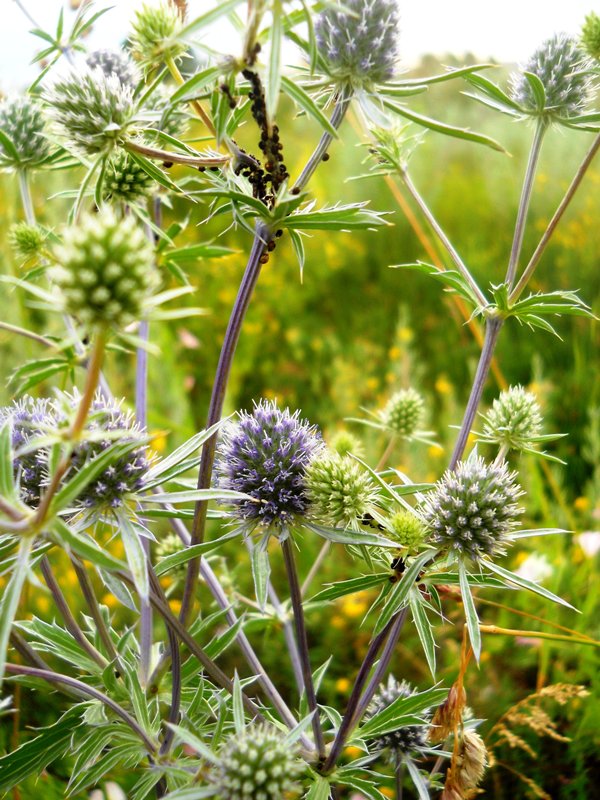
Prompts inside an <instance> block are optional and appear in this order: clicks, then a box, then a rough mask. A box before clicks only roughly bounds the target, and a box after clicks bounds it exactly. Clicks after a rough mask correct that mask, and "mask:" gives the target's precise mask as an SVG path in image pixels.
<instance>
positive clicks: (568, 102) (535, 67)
mask: <svg viewBox="0 0 600 800" xmlns="http://www.w3.org/2000/svg"><path fill="white" fill-rule="evenodd" d="M590 66H591V65H590V62H589V61H588V60H587V59H586V57H585V54H584V52H583V51H582V49H581V48H580V47H579V45H578V43H577V41H576V39H574V38H572V37H570V36H567V35H566V34H564V33H558V34H555V35H554V36H552V37H551V38H550V39H547V40H546V41H545V42H544V43H543V44H542V45H541V46H540V47H539V48H538V49H537V50H536V51H535V52H534V54H533V55H532V57H531V58H530V59H529V61H527V62H526V63H525V64H524V65H523V67H522V69H521V70H520V71H519V72H518V73H516V74H515V75H513V77H512V87H511V94H512V98H513V100H515V101H516V102H517V103H519V105H520V106H521V107H522V108H524V109H525V110H526V111H527V112H528V113H530V114H533V115H545V116H548V117H550V118H552V117H555V118H558V119H566V118H568V117H573V116H576V115H577V114H580V113H581V112H582V111H583V109H584V108H585V105H586V103H587V101H588V99H589V96H590V91H591V80H590ZM525 72H529V73H532V74H533V75H535V76H536V77H537V78H539V79H540V81H541V83H542V85H543V87H544V90H545V93H546V100H545V103H544V108H543V109H541V108H540V107H539V106H538V100H537V97H536V95H535V93H534V90H533V89H532V87H531V85H530V83H529V81H528V80H527V77H526V76H525V75H524V73H525Z"/></svg>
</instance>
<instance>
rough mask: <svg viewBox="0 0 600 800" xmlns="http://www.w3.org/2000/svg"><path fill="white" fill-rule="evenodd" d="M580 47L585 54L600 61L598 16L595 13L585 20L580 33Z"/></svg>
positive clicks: (599, 19)
mask: <svg viewBox="0 0 600 800" xmlns="http://www.w3.org/2000/svg"><path fill="white" fill-rule="evenodd" d="M581 45H582V47H583V49H584V50H585V52H586V53H587V54H588V56H590V57H591V58H593V59H595V60H596V61H600V16H598V14H596V12H595V11H592V12H590V13H589V14H588V15H587V17H586V18H585V23H584V25H583V28H582V31H581Z"/></svg>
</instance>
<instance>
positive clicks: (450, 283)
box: [390, 261, 479, 306]
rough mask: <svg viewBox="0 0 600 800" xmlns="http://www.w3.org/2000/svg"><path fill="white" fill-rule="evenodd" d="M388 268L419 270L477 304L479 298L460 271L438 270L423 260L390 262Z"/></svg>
mask: <svg viewBox="0 0 600 800" xmlns="http://www.w3.org/2000/svg"><path fill="white" fill-rule="evenodd" d="M390 269H414V270H418V271H419V272H423V273H425V274H426V275H429V276H430V277H432V278H435V280H437V281H440V282H441V283H444V284H445V285H446V286H447V288H448V289H449V290H451V291H453V292H456V294H459V295H460V296H461V297H463V298H464V299H465V300H467V301H468V302H469V303H471V304H472V305H474V306H478V305H479V300H478V299H477V297H476V295H475V294H474V293H473V291H472V290H471V287H470V286H469V284H468V283H467V281H466V280H465V279H464V278H463V276H462V275H461V274H460V272H457V271H456V270H453V269H444V270H440V269H438V268H437V267H435V266H434V265H433V264H426V263H425V262H423V261H417V262H416V263H413V264H392V265H390Z"/></svg>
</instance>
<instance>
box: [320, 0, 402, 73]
mask: <svg viewBox="0 0 600 800" xmlns="http://www.w3.org/2000/svg"><path fill="white" fill-rule="evenodd" d="M344 6H345V8H347V9H349V10H350V11H352V12H354V14H355V16H353V15H351V14H348V13H346V12H345V11H342V10H336V9H335V8H331V7H330V8H326V9H325V10H324V11H322V12H321V14H320V15H319V17H318V18H317V20H316V23H315V33H316V37H317V45H318V48H319V52H320V54H321V56H322V57H323V59H324V60H325V62H326V64H327V68H328V71H329V73H330V74H331V76H332V77H333V78H335V79H336V80H338V81H339V82H342V83H350V84H352V85H353V86H356V87H362V86H365V85H370V84H374V83H383V82H385V81H388V80H390V78H392V77H393V75H394V70H395V66H396V61H397V58H398V9H397V5H396V2H395V0H344Z"/></svg>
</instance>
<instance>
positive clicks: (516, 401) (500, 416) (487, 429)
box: [483, 386, 542, 450]
mask: <svg viewBox="0 0 600 800" xmlns="http://www.w3.org/2000/svg"><path fill="white" fill-rule="evenodd" d="M483 419H484V426H483V438H484V440H485V441H488V442H493V443H495V444H498V445H500V446H504V447H507V448H508V449H510V450H523V449H524V448H527V447H531V445H532V444H533V443H534V441H535V439H536V437H538V436H539V435H540V432H541V429H542V415H541V409H540V406H539V403H538V402H537V398H536V397H535V395H534V394H532V393H531V392H527V391H526V390H525V389H524V388H523V387H522V386H511V387H510V389H508V390H507V391H505V392H502V393H501V394H500V396H499V397H498V398H497V399H496V400H494V402H493V404H492V408H491V409H490V410H489V411H488V413H487V414H486V415H485V416H484V417H483Z"/></svg>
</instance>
